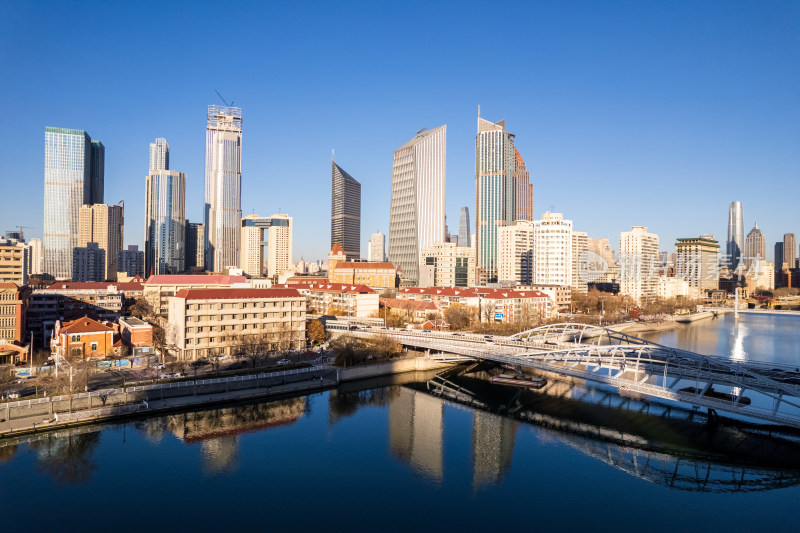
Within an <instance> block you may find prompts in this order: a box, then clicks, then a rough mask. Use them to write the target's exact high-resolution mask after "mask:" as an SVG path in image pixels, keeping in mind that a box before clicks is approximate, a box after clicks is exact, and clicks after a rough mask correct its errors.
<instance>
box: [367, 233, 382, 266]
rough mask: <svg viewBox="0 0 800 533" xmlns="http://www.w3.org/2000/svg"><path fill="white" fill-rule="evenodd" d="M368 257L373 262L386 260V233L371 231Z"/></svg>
mask: <svg viewBox="0 0 800 533" xmlns="http://www.w3.org/2000/svg"><path fill="white" fill-rule="evenodd" d="M367 256H368V259H369V260H370V261H372V262H375V263H383V262H384V261H386V235H384V234H383V233H380V232H378V233H373V234H372V235H370V236H369V250H367Z"/></svg>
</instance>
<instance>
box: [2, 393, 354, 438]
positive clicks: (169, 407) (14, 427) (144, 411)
mask: <svg viewBox="0 0 800 533" xmlns="http://www.w3.org/2000/svg"><path fill="white" fill-rule="evenodd" d="M337 384H338V382H337V380H336V379H335V378H333V379H332V378H322V379H311V380H307V381H299V382H295V383H287V384H284V385H273V386H268V387H262V388H253V389H243V390H234V391H229V392H220V393H215V394H201V395H197V396H194V395H192V396H179V397H175V398H165V399H163V400H151V401H148V402H146V403H143V402H132V403H130V404H128V405H136V404H139V405H141V406H142V407H141V408H140V410H138V411H135V412H132V413H126V414H122V415H111V416H100V417H98V416H87V417H86V418H79V419H78V420H69V421H65V422H55V419H54V418H52V417H51V418H50V419H49V420H45V418H46V417H42V416H32V417H27V418H18V419H14V420H7V421H4V422H0V439H2V438H4V437H10V436H12V435H19V434H24V433H34V432H39V431H49V430H52V429H57V428H63V427H69V426H76V425H83V424H93V423H97V422H107V421H111V420H119V419H124V418H130V417H137V416H142V415H144V416H149V415H151V414H163V413H168V412H171V411H175V410H179V409H184V408H187V407H196V406H205V405H214V404H219V403H228V402H232V401H239V400H248V399H255V398H264V397H270V396H277V395H280V394H290V393H297V392H308V391H315V390H324V389H328V388H331V387H335V386H336V385H337ZM79 413H80V411H76V412H73V415H74V414H79Z"/></svg>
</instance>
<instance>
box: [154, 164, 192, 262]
mask: <svg viewBox="0 0 800 533" xmlns="http://www.w3.org/2000/svg"><path fill="white" fill-rule="evenodd" d="M185 213H186V174H184V173H183V172H176V171H174V170H154V171H152V172H151V173H150V175H148V176H147V191H146V197H145V228H144V230H145V231H144V239H145V243H144V256H145V257H144V263H145V265H144V266H145V275H147V276H150V275H151V274H178V273H179V272H183V270H184V269H185V257H186V255H185V254H186V249H185V238H186V227H185V224H186V218H185Z"/></svg>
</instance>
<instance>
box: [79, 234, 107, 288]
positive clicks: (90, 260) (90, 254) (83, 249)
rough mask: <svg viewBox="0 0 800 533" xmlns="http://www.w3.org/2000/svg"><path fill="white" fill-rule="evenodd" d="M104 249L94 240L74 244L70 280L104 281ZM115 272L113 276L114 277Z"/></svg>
mask: <svg viewBox="0 0 800 533" xmlns="http://www.w3.org/2000/svg"><path fill="white" fill-rule="evenodd" d="M105 274H106V251H105V250H103V249H102V248H100V246H98V244H97V243H96V242H87V243H86V246H76V247H75V249H74V250H73V252H72V281H105ZM116 274H117V273H116V272H114V276H115V277H116Z"/></svg>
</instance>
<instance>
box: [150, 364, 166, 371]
mask: <svg viewBox="0 0 800 533" xmlns="http://www.w3.org/2000/svg"><path fill="white" fill-rule="evenodd" d="M153 368H155V369H156V370H164V369H165V368H167V365H165V364H164V363H159V364H157V365H156V366H154V367H153Z"/></svg>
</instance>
